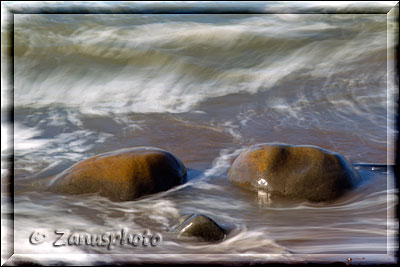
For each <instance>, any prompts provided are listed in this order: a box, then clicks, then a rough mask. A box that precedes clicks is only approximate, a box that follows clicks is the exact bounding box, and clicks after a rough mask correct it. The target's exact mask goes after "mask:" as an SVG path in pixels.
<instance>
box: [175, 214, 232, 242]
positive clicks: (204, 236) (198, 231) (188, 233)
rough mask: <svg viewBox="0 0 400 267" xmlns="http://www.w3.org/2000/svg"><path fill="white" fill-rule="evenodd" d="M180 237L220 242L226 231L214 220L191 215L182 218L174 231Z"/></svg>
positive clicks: (199, 215)
mask: <svg viewBox="0 0 400 267" xmlns="http://www.w3.org/2000/svg"><path fill="white" fill-rule="evenodd" d="M173 232H174V233H176V234H177V235H178V237H196V238H197V239H199V240H201V241H208V242H210V241H220V240H222V239H223V238H224V237H225V231H224V230H223V229H222V228H221V227H220V226H219V225H218V224H217V223H216V222H215V221H213V220H212V219H210V218H209V217H207V216H204V215H201V214H196V213H194V214H190V215H186V216H183V217H181V218H180V220H179V223H178V225H177V226H176V227H175V228H174V230H173Z"/></svg>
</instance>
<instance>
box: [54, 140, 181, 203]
mask: <svg viewBox="0 0 400 267" xmlns="http://www.w3.org/2000/svg"><path fill="white" fill-rule="evenodd" d="M185 181H186V168H185V166H184V165H183V163H182V162H181V161H180V160H179V159H177V158H176V157H175V156H174V155H172V154H171V153H169V152H167V151H164V150H161V149H157V148H151V147H135V148H128V149H122V150H118V151H113V152H108V153H104V154H100V155H97V156H94V157H91V158H88V159H86V160H83V161H80V162H78V163H76V164H74V165H73V166H71V167H70V168H68V169H67V170H65V171H63V172H62V173H60V174H59V175H57V176H56V177H55V179H54V180H53V181H52V183H51V185H50V186H49V189H50V190H51V191H53V192H56V193H61V194H86V193H99V194H100V195H101V196H105V197H108V198H110V199H111V200H114V201H125V200H133V199H136V198H138V197H141V196H143V195H147V194H152V193H157V192H160V191H165V190H168V189H170V188H171V187H173V186H176V185H180V184H182V183H184V182H185Z"/></svg>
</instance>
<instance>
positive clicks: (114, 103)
mask: <svg viewBox="0 0 400 267" xmlns="http://www.w3.org/2000/svg"><path fill="white" fill-rule="evenodd" d="M14 22H15V27H14V34H15V36H14V38H15V39H14V44H15V46H14V49H15V50H14V51H15V62H14V64H15V73H14V74H15V80H14V83H15V89H14V159H15V166H14V167H15V169H14V177H15V178H14V187H15V221H14V222H15V224H14V225H15V244H16V245H15V251H16V253H17V254H32V255H33V254H43V253H46V254H48V256H49V257H50V255H51V254H57V255H58V256H59V257H60V258H59V259H57V260H60V261H66V262H67V261H68V258H67V255H69V254H74V257H75V258H74V260H77V261H83V262H89V263H92V264H93V263H95V262H96V259H95V256H96V255H97V254H102V256H104V257H103V258H102V259H103V260H105V261H125V260H127V261H129V260H131V258H129V256H130V255H131V254H134V255H135V259H134V261H142V260H143V261H148V260H152V261H166V262H168V261H188V260H192V261H204V260H205V259H207V257H206V258H204V257H203V256H202V255H204V254H207V255H212V256H210V258H209V259H210V260H213V261H214V260H215V261H221V262H225V261H226V262H230V261H236V262H240V261H242V260H246V261H251V260H259V261H284V262H293V261H299V260H300V261H301V260H305V261H336V260H341V261H346V258H347V257H352V258H354V259H355V260H356V259H360V260H359V262H361V263H362V262H365V263H367V262H368V261H390V260H391V259H392V258H391V257H390V253H389V252H390V251H393V249H394V247H393V244H392V241H393V239H394V236H395V233H396V231H397V230H396V227H395V226H394V225H395V224H396V218H395V215H394V209H395V207H396V203H397V197H396V192H397V189H396V188H395V187H394V185H393V182H394V176H393V170H392V168H390V167H389V168H388V169H386V168H384V167H382V168H372V167H371V166H370V165H365V166H364V165H358V166H356V165H355V166H356V169H358V171H359V173H360V175H361V177H362V182H361V184H360V186H359V187H357V188H356V189H355V190H354V191H352V192H348V193H347V194H345V195H344V196H342V197H341V198H339V199H338V200H336V201H334V202H331V203H311V202H307V201H305V202H301V203H299V202H298V201H297V202H294V201H290V200H285V199H270V198H269V197H268V196H267V195H265V194H263V192H252V191H247V190H244V189H241V188H237V187H235V186H233V185H232V184H230V183H229V181H228V180H227V178H226V176H227V171H228V169H229V167H230V164H231V163H232V161H233V160H234V159H235V158H236V156H237V155H239V153H240V152H241V151H243V150H244V149H245V148H246V147H248V146H251V145H254V144H257V143H272V142H279V143H288V144H294V145H316V146H320V147H323V148H325V149H328V150H331V151H335V152H338V153H341V154H342V155H344V156H345V157H346V158H347V159H348V160H349V161H350V162H351V163H354V164H356V163H371V164H381V165H386V164H389V165H390V164H394V155H395V149H394V146H393V143H392V141H391V140H392V139H390V138H392V136H393V135H394V134H397V131H396V130H395V129H394V128H393V126H392V125H393V122H394V121H393V118H394V109H392V107H393V103H392V101H393V100H394V99H395V97H397V95H396V93H395V92H393V91H391V90H389V89H387V88H388V80H387V77H388V73H387V72H388V70H387V66H388V62H393V61H394V60H395V59H394V58H390V57H388V53H387V50H388V49H393V47H390V46H388V44H387V15H386V14H368V15H365V14H257V15H255V14H253V15H250V14H176V15H174V14H158V15H155V14H134V15H133V14H123V15H121V14H120V15H115V14H114V15H112V14H108V15H101V14H87V15H84V14H53V15H51V14H48V15H44V14H17V15H15V20H14ZM3 126H4V127H6V126H7V125H3V123H2V127H3ZM2 143H3V142H2ZM134 146H151V147H158V148H162V149H165V150H167V151H170V152H171V153H173V154H174V155H175V156H177V157H178V158H179V159H181V160H182V162H183V163H184V164H185V166H186V168H187V169H188V182H187V183H186V184H184V185H181V186H178V187H175V188H173V189H171V190H168V191H166V192H162V193H158V194H155V195H151V196H146V197H142V198H140V199H139V200H136V201H127V202H112V201H110V200H108V199H105V198H102V197H100V196H97V195H82V196H64V195H55V194H52V193H50V192H47V191H46V190H45V186H46V184H47V183H48V181H49V179H51V177H52V176H54V175H56V174H58V173H60V172H61V171H63V170H65V169H66V168H68V167H70V166H71V165H72V164H74V163H76V162H77V161H79V160H82V159H86V158H88V157H91V156H94V155H96V154H99V153H104V152H107V151H113V150H118V149H121V148H126V147H134ZM3 156H7V151H4V152H3V151H2V157H3ZM2 179H3V172H2ZM194 212H196V213H201V214H204V215H207V216H209V217H211V218H212V219H213V220H215V221H216V222H218V223H220V224H221V226H223V227H225V228H226V229H228V234H227V236H226V238H225V239H224V240H223V241H222V242H219V243H202V242H195V241H193V240H183V241H182V240H179V239H177V237H176V236H174V235H173V234H171V233H170V232H169V230H170V229H171V227H172V225H173V224H174V222H175V221H176V220H177V218H178V217H179V216H180V215H182V214H190V213H194ZM122 228H128V229H130V231H132V232H135V231H136V232H137V231H143V230H144V229H149V230H150V231H151V232H158V233H161V234H162V236H163V241H162V242H161V244H160V245H158V246H157V247H151V248H149V247H134V248H132V247H130V246H116V247H114V248H112V249H111V250H109V249H107V248H104V247H96V246H64V247H54V246H53V245H52V243H51V242H50V241H46V242H44V243H42V244H40V245H36V246H35V245H32V244H30V243H29V236H30V234H31V233H32V232H33V231H36V230H38V229H42V231H44V232H46V233H48V236H50V240H53V239H54V238H55V235H54V230H56V229H67V230H68V231H70V232H78V231H83V232H86V233H96V234H97V233H103V232H106V231H112V232H116V231H120V230H121V229H122ZM52 238H53V239H52ZM44 251H45V252H44ZM60 255H61V256H60ZM62 255H64V256H62ZM28 258H29V257H28ZM31 258H32V259H37V261H39V262H40V261H43V262H46V257H45V256H44V255H41V256H38V257H35V256H32V257H31ZM361 259H362V260H361Z"/></svg>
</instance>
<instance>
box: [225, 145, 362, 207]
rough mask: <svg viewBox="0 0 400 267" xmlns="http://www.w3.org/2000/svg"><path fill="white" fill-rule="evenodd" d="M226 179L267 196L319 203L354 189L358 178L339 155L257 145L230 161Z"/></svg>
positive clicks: (304, 148) (305, 148)
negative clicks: (260, 191)
mask: <svg viewBox="0 0 400 267" xmlns="http://www.w3.org/2000/svg"><path fill="white" fill-rule="evenodd" d="M228 180H229V181H231V182H232V183H233V184H236V185H239V186H241V187H245V188H249V189H253V190H260V189H261V190H263V191H265V192H267V193H269V194H270V195H271V196H274V195H275V196H284V197H290V198H294V199H297V198H299V199H307V200H309V201H315V202H319V201H330V200H334V199H335V198H337V197H339V196H340V195H342V194H343V193H344V192H345V191H347V190H349V189H351V188H353V187H355V186H356V184H357V183H358V182H359V180H360V176H359V174H358V172H357V171H356V170H355V169H354V168H353V166H352V165H351V164H350V163H349V162H348V161H347V160H346V159H345V158H344V157H343V156H341V155H339V154H337V153H333V152H329V151H327V150H324V149H322V148H320V147H316V146H292V145H286V144H259V145H255V146H252V147H250V148H249V149H247V150H245V151H244V152H242V153H241V154H240V155H239V156H238V157H237V158H236V159H235V160H234V162H233V163H232V166H231V167H230V169H229V173H228Z"/></svg>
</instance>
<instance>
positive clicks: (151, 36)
mask: <svg viewBox="0 0 400 267" xmlns="http://www.w3.org/2000/svg"><path fill="white" fill-rule="evenodd" d="M221 16H222V17H219V20H218V19H217V18H218V17H217V16H215V15H197V16H196V21H190V16H189V15H186V16H185V15H179V16H172V15H171V16H167V17H165V16H164V17H163V16H162V15H157V16H155V15H154V16H149V15H135V16H123V15H113V16H112V17H111V19H109V17H108V15H107V16H106V15H86V16H84V15H68V16H67V15H47V16H43V15H21V16H17V18H16V21H15V54H16V57H15V106H16V107H20V106H34V107H40V106H48V105H51V104H57V105H66V106H71V107H75V108H79V109H80V110H81V111H82V112H83V113H97V114H98V113H102V114H104V113H106V114H107V113H127V112H140V113H147V112H171V113H176V112H178V113H179V112H188V111H191V110H194V109H195V108H196V107H197V106H198V104H199V103H202V102H204V101H206V100H207V99H210V98H216V97H221V96H226V95H229V94H234V93H247V94H255V93H258V92H264V91H268V90H271V89H272V88H274V87H275V86H276V85H277V84H279V83H282V82H284V81H295V80H297V79H303V80H304V79H317V78H322V79H323V81H324V82H332V80H334V82H337V81H338V79H337V78H335V79H334V78H333V77H335V75H336V76H338V75H340V77H341V78H340V79H339V81H340V82H342V83H344V84H341V86H342V87H346V86H347V87H349V88H347V89H346V91H349V90H350V87H352V85H356V86H358V87H364V86H367V84H369V85H370V84H372V85H373V88H372V89H374V88H377V87H379V86H381V85H382V80H383V79H384V78H385V77H386V74H382V72H381V71H380V70H381V69H382V66H386V65H385V64H386V61H385V60H386V38H383V37H385V36H386V35H385V34H386V19H383V17H382V19H381V18H380V17H379V16H373V15H369V16H368V17H367V16H362V15H358V16H356V15H348V16H345V15H341V16H339V15H324V16H322V15H287V16H286V15H248V16H243V15H236V16H234V15H221ZM224 16H226V20H224ZM293 16H295V17H293ZM160 20H161V21H162V23H160V22H158V21H160ZM110 21H111V22H110ZM139 21H140V23H139ZM293 21H296V22H297V23H293ZM363 65H367V67H362V66H363ZM360 68H361V69H363V71H362V72H361V73H360ZM367 68H370V69H371V70H372V71H368V70H367ZM383 70H386V67H385V68H384V69H383ZM374 84H376V85H374ZM328 87H329V86H328ZM351 89H352V90H354V88H351ZM372 89H371V90H372ZM328 90H332V88H324V85H323V86H321V88H320V91H322V93H325V94H329V92H330V91H328ZM383 96H384V94H382V96H381V97H383ZM306 100H307V101H310V102H312V101H316V99H314V98H313V97H310V96H307V98H306ZM332 100H337V99H336V98H333V99H332ZM340 100H343V99H342V98H340V99H339V101H340ZM331 103H333V102H331ZM341 103H343V102H341Z"/></svg>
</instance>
